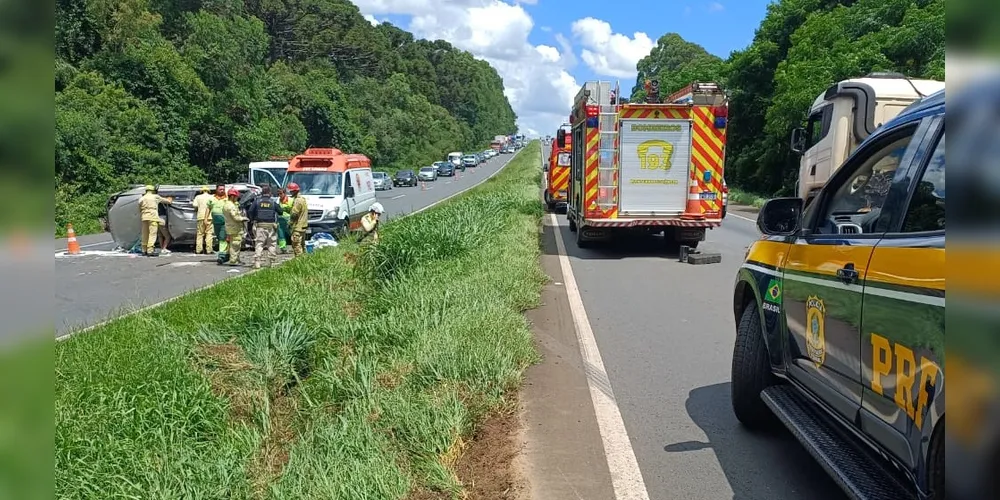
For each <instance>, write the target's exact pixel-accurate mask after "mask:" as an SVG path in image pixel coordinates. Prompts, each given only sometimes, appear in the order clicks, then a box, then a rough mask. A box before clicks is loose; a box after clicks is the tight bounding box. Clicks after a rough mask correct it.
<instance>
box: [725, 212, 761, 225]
mask: <svg viewBox="0 0 1000 500" xmlns="http://www.w3.org/2000/svg"><path fill="white" fill-rule="evenodd" d="M727 215H729V216H732V217H736V218H737V219H743V220H745V221H750V222H753V223H754V224H756V223H757V221H756V220H755V219H751V218H749V217H744V216H742V215H736V214H734V213H729V214H727Z"/></svg>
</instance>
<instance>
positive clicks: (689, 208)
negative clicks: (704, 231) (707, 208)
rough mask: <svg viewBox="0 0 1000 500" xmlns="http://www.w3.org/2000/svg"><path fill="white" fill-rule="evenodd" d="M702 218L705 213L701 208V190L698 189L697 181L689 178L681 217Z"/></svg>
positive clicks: (686, 218) (689, 218)
mask: <svg viewBox="0 0 1000 500" xmlns="http://www.w3.org/2000/svg"><path fill="white" fill-rule="evenodd" d="M704 218H705V214H704V213H703V212H702V210H701V192H700V191H699V189H698V181H697V180H695V179H691V183H690V184H689V187H688V199H687V205H686V206H685V207H684V213H683V214H681V219H685V220H701V219H704Z"/></svg>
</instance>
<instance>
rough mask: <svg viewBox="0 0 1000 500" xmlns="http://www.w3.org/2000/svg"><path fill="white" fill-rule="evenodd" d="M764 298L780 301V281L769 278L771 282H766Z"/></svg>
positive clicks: (775, 301)
mask: <svg viewBox="0 0 1000 500" xmlns="http://www.w3.org/2000/svg"><path fill="white" fill-rule="evenodd" d="M764 300H766V301H768V302H774V303H781V282H780V281H778V280H777V279H776V278H771V282H770V283H768V284H767V291H766V292H764Z"/></svg>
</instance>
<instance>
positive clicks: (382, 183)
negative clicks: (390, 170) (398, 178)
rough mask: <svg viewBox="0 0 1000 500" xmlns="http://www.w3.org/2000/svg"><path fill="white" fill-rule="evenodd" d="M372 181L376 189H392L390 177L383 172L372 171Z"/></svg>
mask: <svg viewBox="0 0 1000 500" xmlns="http://www.w3.org/2000/svg"><path fill="white" fill-rule="evenodd" d="M372 181H373V182H374V183H375V190H376V191H386V190H389V189H392V179H390V178H389V174H387V173H385V172H372Z"/></svg>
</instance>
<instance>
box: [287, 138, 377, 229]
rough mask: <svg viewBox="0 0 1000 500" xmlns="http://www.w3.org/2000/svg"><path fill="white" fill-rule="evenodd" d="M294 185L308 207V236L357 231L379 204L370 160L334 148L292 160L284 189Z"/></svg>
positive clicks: (311, 150)
mask: <svg viewBox="0 0 1000 500" xmlns="http://www.w3.org/2000/svg"><path fill="white" fill-rule="evenodd" d="M291 183H295V184H298V186H299V195H300V196H302V197H304V198H305V199H306V201H307V202H308V204H309V228H308V230H307V234H313V233H331V234H333V233H339V232H341V231H343V230H345V229H351V230H353V229H357V228H358V227H360V225H361V217H362V216H363V215H364V214H366V213H367V212H368V211H369V209H371V206H372V204H373V203H375V202H376V197H375V180H374V178H373V177H372V168H371V160H369V159H368V157H367V156H365V155H361V154H347V153H344V152H343V151H341V150H339V149H335V148H310V149H307V150H306V151H305V152H304V153H302V154H300V155H297V156H295V157H293V158H292V159H291V160H290V161H289V162H288V173H287V174H286V175H285V181H284V184H283V185H284V186H285V187H286V188H287V186H288V185H289V184H291Z"/></svg>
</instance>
